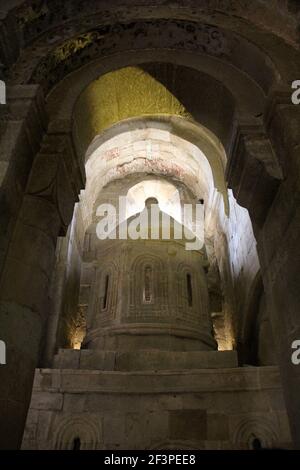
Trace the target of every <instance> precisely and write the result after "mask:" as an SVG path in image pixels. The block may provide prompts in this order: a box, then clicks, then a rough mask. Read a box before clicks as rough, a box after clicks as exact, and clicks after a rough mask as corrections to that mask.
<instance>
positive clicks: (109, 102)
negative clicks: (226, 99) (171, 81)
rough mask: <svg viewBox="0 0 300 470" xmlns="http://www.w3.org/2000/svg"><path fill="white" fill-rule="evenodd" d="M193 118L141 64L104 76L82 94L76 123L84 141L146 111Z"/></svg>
mask: <svg viewBox="0 0 300 470" xmlns="http://www.w3.org/2000/svg"><path fill="white" fill-rule="evenodd" d="M166 114H167V115H177V116H182V117H186V118H191V115H190V114H189V113H188V112H187V111H186V109H185V107H184V106H183V105H182V104H181V103H180V101H179V100H178V99H177V98H176V97H175V96H174V95H173V94H172V93H171V92H170V91H169V90H168V89H167V88H166V87H165V86H164V85H163V84H162V83H160V82H159V81H158V80H156V79H155V78H154V77H152V76H151V75H150V74H149V73H147V72H145V71H144V70H142V69H141V68H139V67H125V68H122V69H119V70H116V71H114V72H110V73H107V74H105V75H103V76H101V77H100V78H99V79H98V80H95V81H94V82H93V83H91V84H90V85H89V86H88V87H87V88H86V89H85V91H84V92H83V93H82V95H81V96H80V98H79V100H78V102H77V105H76V109H75V125H76V127H77V129H78V130H79V129H80V135H81V136H83V139H84V143H85V144H86V145H87V146H88V145H89V144H90V142H91V141H92V139H93V138H94V137H95V136H96V135H98V134H100V133H101V132H102V131H103V130H105V129H108V128H109V127H111V126H112V125H113V124H116V123H117V122H119V121H122V120H124V119H129V118H133V117H140V116H147V115H166Z"/></svg>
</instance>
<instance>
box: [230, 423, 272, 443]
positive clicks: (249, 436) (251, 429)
mask: <svg viewBox="0 0 300 470" xmlns="http://www.w3.org/2000/svg"><path fill="white" fill-rule="evenodd" d="M254 439H259V441H260V442H261V445H262V448H265V449H272V448H273V447H276V446H278V442H279V438H278V432H277V426H276V423H275V421H274V419H272V418H268V417H266V416H255V417H253V418H244V419H241V421H240V422H239V423H238V424H237V426H236V428H235V429H234V431H233V435H232V442H233V444H234V446H235V448H237V449H252V448H253V447H252V444H253V440H254Z"/></svg>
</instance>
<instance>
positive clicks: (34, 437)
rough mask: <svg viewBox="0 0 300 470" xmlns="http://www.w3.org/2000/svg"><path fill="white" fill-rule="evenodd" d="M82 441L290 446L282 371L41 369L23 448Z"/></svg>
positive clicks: (111, 445)
mask: <svg viewBox="0 0 300 470" xmlns="http://www.w3.org/2000/svg"><path fill="white" fill-rule="evenodd" d="M81 352H82V351H81ZM76 438H79V439H80V442H81V449H110V450H114V449H120V450H122V449H133V450H134V449H147V450H149V449H179V450H180V449H249V448H251V446H252V443H253V440H254V439H255V438H256V439H259V440H260V442H261V445H262V446H263V447H265V448H273V447H276V448H290V447H291V438H290V431H289V425H288V419H287V415H286V411H285V406H284V400H283V395H282V390H281V385H280V377H279V371H278V369H277V368H276V367H259V368H257V367H245V368H238V367H235V368H228V369H201V370H192V371H191V370H180V371H179V370H177V371H149V370H148V371H139V372H137V371H135V372H133V371H131V372H120V371H119V372H116V371H103V370H101V371H100V370H80V369H79V370H78V369H76V370H72V369H65V370H55V369H51V370H50V369H41V370H36V375H35V383H34V389H33V394H32V400H31V407H30V410H29V414H28V418H27V424H26V430H25V434H24V439H23V449H72V446H73V445H74V439H76Z"/></svg>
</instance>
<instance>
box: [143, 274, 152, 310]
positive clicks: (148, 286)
mask: <svg viewBox="0 0 300 470" xmlns="http://www.w3.org/2000/svg"><path fill="white" fill-rule="evenodd" d="M152 301H153V277H152V268H151V266H146V267H145V268H144V290H143V302H144V303H146V304H149V303H151V302H152Z"/></svg>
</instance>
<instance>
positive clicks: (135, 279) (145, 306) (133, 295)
mask: <svg viewBox="0 0 300 470" xmlns="http://www.w3.org/2000/svg"><path fill="white" fill-rule="evenodd" d="M148 266H149V267H151V268H152V271H153V272H159V273H160V276H159V278H158V277H156V279H155V278H153V284H152V289H153V298H152V301H151V302H149V303H145V302H144V301H143V289H142V288H143V284H142V286H141V282H140V281H141V279H143V277H144V270H145V268H146V267H148ZM129 272H130V281H129V282H130V284H129V285H130V297H129V303H130V306H131V308H132V309H133V310H135V307H136V306H137V305H138V306H139V307H140V310H142V315H145V316H147V314H149V313H151V312H152V310H153V309H155V304H157V300H158V299H159V301H160V308H161V311H162V312H164V313H165V314H168V312H165V307H166V299H167V289H168V280H167V277H166V266H165V265H164V262H163V260H162V259H161V258H160V257H159V256H158V255H153V254H151V253H145V254H143V255H139V256H137V257H136V258H135V259H134V260H133V262H132V263H131V266H130V267H129ZM141 287H142V288H141Z"/></svg>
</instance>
